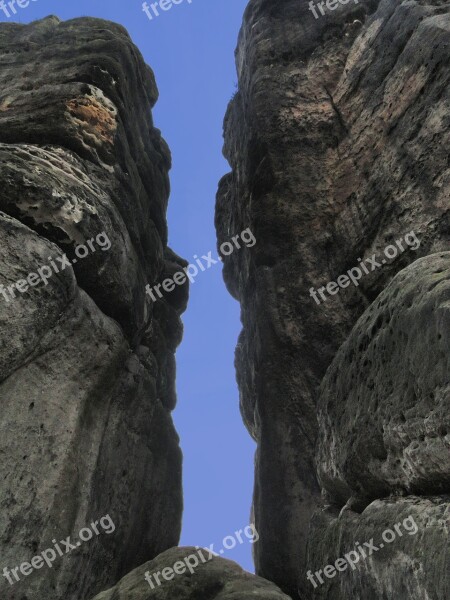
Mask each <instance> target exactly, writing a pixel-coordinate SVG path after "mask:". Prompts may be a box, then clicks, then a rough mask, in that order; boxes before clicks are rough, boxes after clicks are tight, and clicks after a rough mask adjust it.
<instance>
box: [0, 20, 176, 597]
mask: <svg viewBox="0 0 450 600" xmlns="http://www.w3.org/2000/svg"><path fill="white" fill-rule="evenodd" d="M0 67H1V68H0V90H1V92H0V284H2V285H4V286H10V285H12V284H14V283H15V282H16V281H18V280H20V279H26V278H27V276H28V274H29V273H36V272H37V271H38V269H39V268H40V267H41V266H43V265H49V262H50V260H51V259H52V260H53V261H54V262H55V264H58V260H57V258H56V257H60V256H61V255H62V254H64V253H65V254H67V256H68V259H69V261H70V264H69V266H66V268H65V269H64V270H61V271H60V272H59V273H55V272H53V274H52V276H51V277H50V278H49V280H48V282H47V284H46V285H44V284H43V283H42V282H41V283H40V284H39V285H36V286H28V289H26V290H25V291H24V292H23V293H19V292H18V291H17V290H16V291H15V297H14V298H12V297H11V296H8V292H7V291H6V289H7V288H1V289H2V290H3V292H1V295H0V405H1V419H0V458H1V460H0V481H1V484H0V506H1V511H0V556H1V565H0V568H1V569H3V568H4V567H7V568H8V569H9V570H10V573H11V570H12V569H14V568H17V567H19V566H20V565H21V564H22V563H25V562H30V561H31V559H32V558H33V557H34V556H37V555H39V554H41V553H42V552H44V551H46V550H48V549H52V550H53V551H55V548H56V546H55V543H58V542H59V541H60V540H66V538H67V536H70V538H71V541H72V543H75V544H76V542H77V540H80V530H82V529H83V528H90V529H91V533H92V531H93V528H92V526H91V524H92V523H95V522H97V528H98V527H99V526H98V522H99V519H101V518H102V517H105V516H107V515H109V518H110V519H111V522H112V523H113V525H114V531H112V530H111V531H105V530H104V528H103V529H100V531H99V534H98V535H97V534H96V533H95V535H94V533H92V536H93V537H92V539H91V540H89V541H85V542H83V543H82V544H81V545H80V546H79V547H76V548H74V549H73V550H72V551H71V552H70V553H69V554H67V555H66V554H65V553H64V548H63V547H62V546H61V545H60V547H62V548H63V553H64V555H63V556H59V555H57V556H56V558H55V561H54V563H53V568H47V566H46V565H44V567H42V565H41V566H40V567H39V568H36V569H34V570H33V572H32V573H29V574H28V575H24V574H23V573H22V572H21V571H16V575H18V578H19V581H16V580H15V579H14V577H15V576H14V575H10V577H12V584H11V581H8V579H7V577H6V576H3V577H2V578H1V581H0V597H1V598H5V600H25V599H26V600H42V598H46V600H60V599H61V598H64V599H67V600H80V599H81V598H90V597H92V595H93V594H95V593H97V592H99V591H100V590H102V589H105V588H107V587H108V586H111V585H113V584H114V583H115V582H117V581H118V579H119V578H120V577H122V576H123V575H125V573H127V572H129V571H130V570H131V569H133V568H135V567H136V566H138V565H139V564H142V563H143V562H145V561H146V560H149V559H151V558H153V557H155V556H157V555H158V554H160V553H161V552H162V551H164V550H166V549H167V548H170V547H172V546H174V545H176V544H177V542H178V538H179V533H180V527H181V512H182V493H181V452H180V449H179V445H178V436H177V434H176V432H175V429H174V426H173V423H172V418H171V414H170V411H171V410H172V409H173V407H174V406H175V402H176V394H175V368H174V353H175V350H176V346H177V345H178V344H179V342H180V341H181V335H182V326H181V321H180V314H181V312H182V311H183V310H184V308H185V306H186V301H187V286H184V287H183V288H179V289H178V290H177V294H178V295H177V297H176V298H170V297H166V298H164V299H162V300H160V301H158V302H156V303H153V302H152V301H151V299H150V297H149V295H147V294H146V293H145V286H146V285H147V284H150V285H154V284H155V283H157V282H158V281H159V279H160V277H161V276H162V275H163V274H164V273H165V272H166V271H167V270H170V269H174V268H175V267H174V265H178V268H180V266H181V265H183V264H186V263H185V262H184V261H182V259H180V258H179V257H178V256H177V255H176V254H175V253H174V252H172V251H171V250H170V249H169V248H167V226H166V221H165V211H166V207H167V199H168V194H169V183H168V175H167V171H168V169H169V167H170V153H169V151H168V148H167V146H166V144H165V142H164V141H163V139H162V138H161V135H160V132H159V131H158V130H157V129H155V128H154V126H153V122H152V117H151V112H150V108H151V107H152V106H153V105H154V103H155V102H156V99H157V89H156V85H155V81H154V77H153V74H152V72H151V70H150V69H149V67H147V66H146V65H145V63H144V61H143V59H142V57H141V55H140V53H139V52H138V50H137V49H136V48H135V46H134V45H133V44H132V42H131V40H130V39H129V37H128V35H127V33H126V32H125V30H124V29H123V28H122V27H120V26H118V25H114V24H112V23H109V22H106V21H102V20H98V19H89V18H83V19H75V20H72V21H68V22H65V23H63V22H60V21H59V20H58V19H57V18H55V17H50V18H48V19H44V20H42V21H39V22H36V23H32V24H31V25H27V26H22V25H18V24H12V23H8V24H2V25H0ZM99 235H100V236H101V237H100V238H98V236H99ZM89 239H91V240H92V239H93V240H95V242H93V243H94V247H95V252H94V251H91V252H89V253H88V255H87V256H86V257H85V258H82V259H79V258H77V254H76V252H75V250H76V247H77V246H78V245H79V244H86V243H87V240H89ZM99 241H101V242H102V243H103V245H102V246H100V243H99ZM106 241H108V242H109V246H110V247H107V246H108V244H107V243H104V242H106ZM75 261H76V262H75ZM103 522H106V520H104V521H103ZM100 523H102V521H100ZM110 529H112V526H111V527H110ZM81 535H83V536H84V537H87V536H88V534H87V533H86V532H85V533H84V534H81ZM25 570H27V569H26V568H25Z"/></svg>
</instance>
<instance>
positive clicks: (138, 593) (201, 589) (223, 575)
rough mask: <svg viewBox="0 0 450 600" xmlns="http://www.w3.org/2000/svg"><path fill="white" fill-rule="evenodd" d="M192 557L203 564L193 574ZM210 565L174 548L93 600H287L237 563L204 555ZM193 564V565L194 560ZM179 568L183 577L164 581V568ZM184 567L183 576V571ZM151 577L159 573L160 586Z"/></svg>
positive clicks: (190, 552)
mask: <svg viewBox="0 0 450 600" xmlns="http://www.w3.org/2000/svg"><path fill="white" fill-rule="evenodd" d="M190 555H193V556H194V557H197V560H198V561H199V562H200V564H199V566H198V567H197V568H192V573H191V571H189V570H188V569H186V563H183V561H184V559H185V558H187V557H189V556H190ZM203 556H204V558H205V560H206V561H207V562H205V563H202V562H201V559H200V558H198V554H197V549H196V548H193V547H192V548H191V547H186V548H172V549H170V550H167V551H166V552H164V553H163V554H161V555H160V556H158V557H157V558H155V559H154V560H152V561H150V562H148V563H146V564H145V565H142V566H141V567H139V568H138V569H135V570H134V571H133V572H132V573H130V574H129V575H127V576H126V577H124V578H123V579H122V581H120V582H119V583H118V584H117V585H116V586H115V587H114V588H112V589H110V590H108V591H106V592H102V593H101V594H99V595H98V596H96V597H95V598H94V599H93V600H166V599H167V600H169V599H170V600H173V599H175V598H176V600H237V599H239V600H253V599H254V598H257V599H258V600H283V599H284V600H288V596H285V594H283V592H282V591H281V590H280V589H278V588H277V587H276V586H275V585H274V584H273V583H270V582H269V581H266V580H265V579H262V578H261V577H256V576H255V575H251V574H250V573H247V572H246V571H243V570H242V569H241V567H239V565H237V564H236V563H234V562H232V561H230V560H225V559H223V558H215V557H214V558H211V559H210V560H208V558H209V557H208V553H207V552H206V551H204V552H203ZM190 560H191V564H192V565H193V564H194V560H193V559H190ZM176 563H181V564H179V565H178V566H177V567H176V568H177V569H178V571H179V572H180V573H181V574H179V575H178V574H176V573H174V572H173V571H172V573H169V572H167V571H166V575H167V577H168V578H169V577H172V579H171V580H170V581H166V580H165V579H163V577H162V575H161V571H162V570H163V569H167V568H169V569H173V566H174V565H175V564H176ZM183 565H184V571H185V572H184V573H183V572H182V571H183ZM146 573H149V574H150V576H152V575H153V574H154V573H159V576H158V579H159V581H160V582H161V585H160V586H158V585H157V582H156V580H155V578H154V577H153V578H151V584H152V585H153V589H152V586H151V584H150V583H148V582H147V581H146V580H145V574H146Z"/></svg>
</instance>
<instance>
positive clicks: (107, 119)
mask: <svg viewBox="0 0 450 600" xmlns="http://www.w3.org/2000/svg"><path fill="white" fill-rule="evenodd" d="M67 108H68V110H69V113H70V115H71V116H72V117H74V119H75V121H76V122H77V123H78V124H80V125H81V127H82V129H83V132H84V133H86V134H90V135H93V136H94V137H95V138H96V139H97V140H98V141H99V142H101V143H106V144H110V145H112V144H113V141H114V135H115V132H116V129H117V123H116V119H115V116H114V113H112V112H111V110H110V109H109V108H107V107H106V106H105V105H103V104H102V103H101V102H99V101H98V100H96V99H95V98H92V97H85V98H76V99H74V100H69V101H68V102H67Z"/></svg>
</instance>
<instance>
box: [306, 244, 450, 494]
mask: <svg viewBox="0 0 450 600" xmlns="http://www.w3.org/2000/svg"><path fill="white" fill-rule="evenodd" d="M449 332H450V252H445V253H442V254H432V255H430V256H427V257H425V258H421V259H419V260H417V261H416V262H414V263H413V264H412V265H410V266H409V267H407V268H406V269H404V270H403V271H401V272H400V273H399V274H398V275H397V276H396V277H395V278H394V279H393V280H392V281H391V283H390V284H389V285H388V286H387V288H386V289H385V290H384V291H383V292H382V293H381V294H380V295H379V296H378V298H377V299H376V300H375V301H374V302H373V304H372V305H371V306H370V307H369V308H368V309H367V310H366V311H365V313H364V314H363V316H362V317H361V318H360V319H359V321H358V323H357V324H356V325H355V327H354V328H353V330H352V332H351V333H350V335H349V337H348V338H347V340H346V341H345V343H344V344H343V345H342V346H341V348H340V349H339V351H338V353H337V355H336V357H335V359H334V360H333V362H332V364H331V366H330V368H329V369H328V371H327V373H326V375H325V377H324V380H323V382H322V386H321V394H320V399H319V404H318V421H319V436H318V452H317V470H318V475H319V479H320V482H321V485H322V488H323V489H324V490H326V492H327V495H328V498H329V500H331V501H332V502H334V503H335V504H336V505H341V506H342V505H343V504H345V503H347V502H348V501H349V500H352V501H353V502H354V503H355V505H357V504H363V505H365V504H368V503H369V502H370V501H371V500H372V499H374V498H382V497H384V496H387V495H389V494H390V493H391V492H396V493H403V494H405V493H408V494H411V493H413V494H424V495H430V494H440V493H446V492H447V491H448V490H450V337H449Z"/></svg>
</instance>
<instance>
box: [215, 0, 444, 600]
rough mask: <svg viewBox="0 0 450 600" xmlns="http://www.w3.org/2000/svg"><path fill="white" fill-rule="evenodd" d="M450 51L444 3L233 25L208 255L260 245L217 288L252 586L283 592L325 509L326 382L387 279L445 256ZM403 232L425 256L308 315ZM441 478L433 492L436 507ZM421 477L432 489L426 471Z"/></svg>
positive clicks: (373, 6) (284, 3)
mask: <svg viewBox="0 0 450 600" xmlns="http://www.w3.org/2000/svg"><path fill="white" fill-rule="evenodd" d="M449 55H450V8H449V4H448V3H447V2H440V1H434V0H430V1H426V0H421V1H420V2H419V1H414V0H408V1H403V2H402V1H400V2H392V1H390V0H382V1H381V2H379V1H378V0H360V2H359V3H354V2H349V3H348V4H346V5H345V6H344V5H340V4H338V5H337V9H336V10H334V11H329V10H328V11H327V12H326V15H325V16H324V17H320V18H319V19H317V20H316V19H315V18H314V16H313V14H312V13H311V11H310V10H309V9H308V2H307V1H306V0H279V1H277V2H272V1H268V0H250V2H249V5H248V7H247V9H246V12H245V16H244V21H243V25H242V29H241V32H240V36H239V42H238V47H237V51H236V65H237V72H238V79H239V86H238V91H237V93H236V95H235V96H234V98H233V99H232V101H231V103H230V105H229V108H228V111H227V115H226V117H225V146H224V153H225V156H226V158H227V159H228V161H229V163H230V165H231V168H232V172H231V173H230V174H228V175H226V176H225V177H224V178H223V179H222V181H221V182H220V185H219V192H218V197H217V209H216V228H217V233H218V241H219V244H220V243H221V242H223V241H225V240H227V239H229V236H230V234H233V233H234V232H239V231H241V230H242V229H244V228H246V227H250V228H251V229H252V231H253V233H254V235H255V237H256V239H257V244H256V246H255V247H254V248H251V249H249V250H248V251H245V252H239V253H234V254H233V255H231V256H230V257H228V258H227V259H226V260H225V270H224V277H225V281H226V284H227V286H228V289H229V291H230V293H231V294H232V295H233V296H234V297H235V298H237V299H238V300H239V301H240V303H241V307H242V322H243V331H242V334H241V336H240V339H239V342H238V346H237V351H236V367H237V378H238V383H239V387H240V396H241V399H240V403H241V412H242V414H243V418H244V421H245V423H246V425H247V428H248V429H249V431H250V433H251V434H252V436H253V437H254V438H255V440H256V441H257V443H258V448H257V454H256V475H255V492H254V510H255V522H256V527H257V529H258V532H259V533H260V536H261V540H260V542H259V544H258V548H257V549H256V565H257V572H258V574H259V575H261V576H263V577H266V578H267V579H270V580H271V581H274V582H275V583H276V584H277V585H279V586H280V587H282V588H283V589H284V590H285V591H286V592H288V593H289V594H290V595H292V596H296V595H297V594H298V593H299V592H298V587H299V581H303V580H304V573H305V569H306V563H307V544H308V531H309V525H310V521H311V518H312V516H313V514H314V513H315V510H316V508H317V507H320V506H322V489H321V486H320V484H319V481H318V479H317V477H316V474H315V469H316V460H315V448H316V441H317V436H318V427H319V423H318V419H317V408H316V407H317V402H318V397H319V388H320V384H321V381H322V379H323V377H324V375H325V373H326V371H327V368H328V367H329V365H330V364H331V362H332V360H333V358H334V356H335V355H336V353H337V351H338V349H339V347H340V346H341V345H342V343H343V342H344V341H345V340H346V339H347V337H348V336H349V334H350V332H351V330H352V328H353V326H354V324H355V323H356V321H357V320H358V319H359V317H361V315H362V314H363V313H364V311H365V310H366V308H367V307H369V306H370V305H371V304H372V303H373V302H374V301H375V300H376V299H377V297H378V296H379V294H380V293H381V292H382V291H383V290H384V289H385V287H386V286H387V285H388V283H389V282H390V281H391V280H392V279H393V277H395V275H396V274H397V273H398V272H399V271H401V270H402V269H404V268H405V267H406V266H408V265H409V264H410V263H412V262H414V261H415V260H417V259H418V258H421V257H425V256H428V255H430V254H437V253H440V252H444V251H445V250H448V249H449V233H450V224H449V214H450V210H449V209H450V201H449V198H450V192H449V188H450V171H449V166H448V155H449V147H450V143H449V142H450V139H449V138H450V133H449V131H450V128H449V118H450V106H449V87H448V83H449V77H450V75H449V71H448V66H447V65H448V61H449ZM411 232H414V234H415V235H416V236H417V239H418V240H420V247H418V248H417V249H415V250H413V249H412V248H409V247H408V248H406V249H405V251H404V252H402V253H401V254H399V255H398V256H397V258H396V259H395V260H389V261H387V263H386V264H385V265H383V266H382V267H381V268H377V269H376V270H374V271H371V272H370V273H369V274H367V275H365V276H364V277H362V278H361V280H360V282H359V286H358V287H355V286H353V285H351V286H349V287H347V288H346V289H342V290H340V292H339V294H337V295H334V296H331V295H328V297H327V299H326V300H325V301H322V302H321V303H320V304H317V303H316V302H315V301H314V300H313V298H312V297H311V296H310V289H311V288H315V289H316V290H317V289H318V288H320V287H322V286H325V285H326V284H327V283H328V282H330V281H336V280H337V278H338V277H339V276H340V275H341V274H343V273H346V272H347V271H348V270H349V269H350V268H352V267H354V266H356V265H358V259H362V260H364V261H365V260H366V259H368V258H371V257H372V256H373V255H376V256H377V257H380V256H383V251H384V249H385V248H386V247H387V246H388V245H390V244H392V243H393V242H395V241H396V240H399V239H402V238H404V236H405V235H406V234H408V233H411ZM417 352H418V354H417V355H418V356H419V355H420V352H426V349H425V348H424V347H422V350H421V351H420V350H418V351H417ZM381 359H382V357H381V356H379V357H378V359H377V360H378V361H379V362H380V361H381ZM345 365H346V366H342V368H346V369H348V368H350V365H348V364H347V362H346V363H345ZM435 375H436V377H438V373H437V372H436V374H435ZM430 378H432V376H430ZM361 401H362V402H364V399H361ZM431 408H432V407H431ZM336 410H338V408H337V407H336ZM399 414H400V409H399V408H395V409H394V412H393V414H392V415H391V416H389V418H392V419H393V418H394V415H399ZM422 424H423V422H422ZM420 435H421V433H420V432H417V436H420ZM346 442H347V440H340V441H339V443H340V444H345V443H346ZM439 452H440V451H439ZM429 458H430V459H431V460H432V457H429ZM442 468H444V469H446V476H445V479H439V483H437V484H436V485H434V486H433V490H437V489H440V492H439V493H442V492H446V493H448V492H449V490H448V487H447V483H446V482H448V479H447V477H448V471H449V466H448V465H447V466H443V465H442V464H441V466H440V467H439V468H438V470H439V471H440V472H441V473H442ZM422 471H426V477H425V479H424V481H426V480H427V481H430V480H431V479H432V478H433V477H435V467H434V465H433V464H427V465H426V466H425V467H424V468H423V469H422ZM433 473H434V474H433ZM360 483H362V482H360ZM444 488H445V489H444ZM432 493H435V492H432ZM345 498H346V494H343V495H342V498H341V500H340V501H341V502H342V503H345V502H344V501H345ZM275 547H276V548H277V552H276V553H275V552H274V551H273V548H275ZM356 593H357V591H355V594H356ZM306 597H307V596H306ZM356 597H357V596H356Z"/></svg>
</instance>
